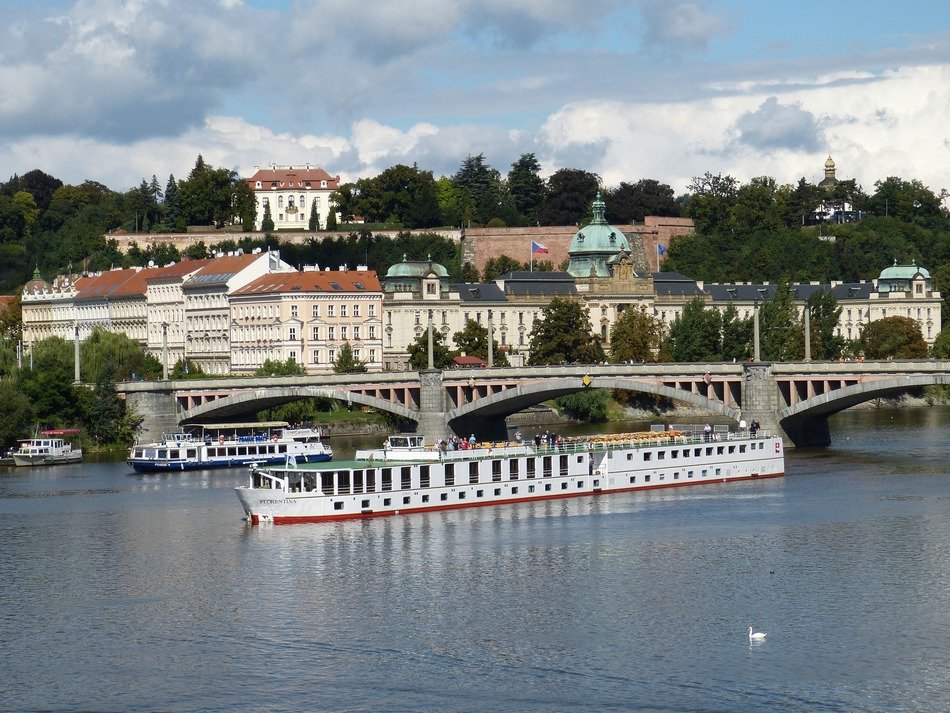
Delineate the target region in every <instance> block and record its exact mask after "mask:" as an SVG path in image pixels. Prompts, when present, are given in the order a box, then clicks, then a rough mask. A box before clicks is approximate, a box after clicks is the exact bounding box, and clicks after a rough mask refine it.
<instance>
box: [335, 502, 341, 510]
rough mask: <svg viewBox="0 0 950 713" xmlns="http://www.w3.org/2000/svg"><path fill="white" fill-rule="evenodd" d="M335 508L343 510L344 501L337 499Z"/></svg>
mask: <svg viewBox="0 0 950 713" xmlns="http://www.w3.org/2000/svg"><path fill="white" fill-rule="evenodd" d="M333 509H334V510H342V509H343V502H342V501H337V502H335V503H333Z"/></svg>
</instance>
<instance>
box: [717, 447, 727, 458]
mask: <svg viewBox="0 0 950 713" xmlns="http://www.w3.org/2000/svg"><path fill="white" fill-rule="evenodd" d="M725 450H726V447H725V446H716V455H717V456H721V455H722V454H723V453H725Z"/></svg>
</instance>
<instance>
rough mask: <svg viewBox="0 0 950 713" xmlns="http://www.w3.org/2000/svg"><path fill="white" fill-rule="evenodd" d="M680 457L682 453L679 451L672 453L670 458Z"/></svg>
mask: <svg viewBox="0 0 950 713" xmlns="http://www.w3.org/2000/svg"><path fill="white" fill-rule="evenodd" d="M688 452H689V451H687V453H688ZM679 457H680V452H679V451H670V458H679Z"/></svg>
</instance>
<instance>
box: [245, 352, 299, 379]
mask: <svg viewBox="0 0 950 713" xmlns="http://www.w3.org/2000/svg"><path fill="white" fill-rule="evenodd" d="M306 373H307V371H306V369H304V368H303V367H302V366H301V365H300V363H299V362H297V360H296V359H293V358H292V357H287V361H277V360H276V359H265V360H264V363H263V364H261V365H260V366H259V367H257V369H256V370H255V371H254V376H304V375H305V374H306Z"/></svg>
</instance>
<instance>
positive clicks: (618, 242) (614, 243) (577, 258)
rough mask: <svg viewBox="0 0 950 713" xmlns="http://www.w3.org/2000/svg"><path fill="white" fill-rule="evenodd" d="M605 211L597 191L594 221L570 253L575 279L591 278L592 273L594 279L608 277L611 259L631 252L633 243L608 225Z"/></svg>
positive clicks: (574, 240)
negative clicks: (622, 253)
mask: <svg viewBox="0 0 950 713" xmlns="http://www.w3.org/2000/svg"><path fill="white" fill-rule="evenodd" d="M605 210H606V205H605V204H604V201H603V199H602V198H601V196H600V191H598V192H597V197H596V198H595V199H594V204H593V212H594V219H593V220H592V221H591V222H590V224H589V225H585V226H584V227H583V228H581V229H580V230H578V231H577V232H576V233H575V234H574V237H573V238H572V239H571V247H570V248H568V251H567V254H568V255H569V256H570V263H569V264H568V267H567V271H568V272H569V273H570V274H571V275H573V276H574V277H590V275H591V274H592V271H593V275H594V276H595V277H609V276H610V268H609V267H608V265H609V264H610V262H611V258H614V257H616V255H617V254H618V253H619V252H621V251H623V252H627V253H629V252H630V241H629V240H627V236H626V235H624V234H623V233H621V232H620V231H619V230H618V229H617V228H615V227H614V226H612V225H610V224H609V223H607V220H606V219H605V218H604V212H605Z"/></svg>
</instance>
